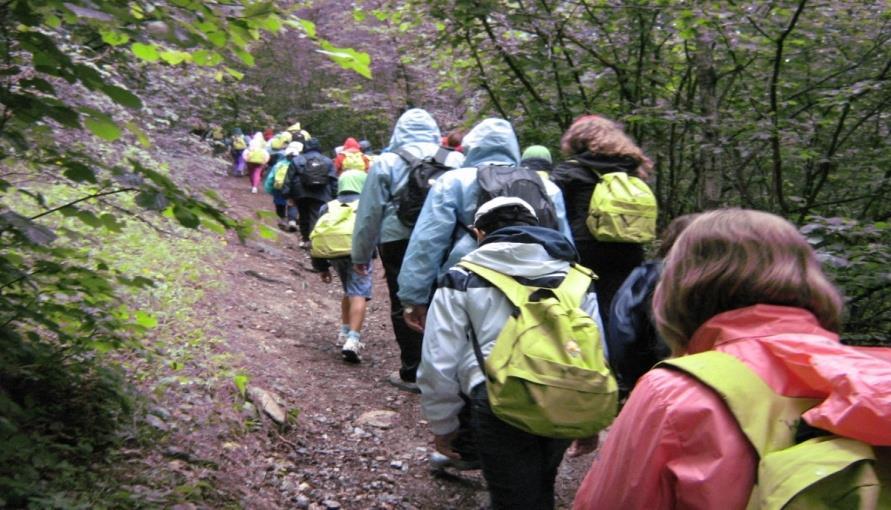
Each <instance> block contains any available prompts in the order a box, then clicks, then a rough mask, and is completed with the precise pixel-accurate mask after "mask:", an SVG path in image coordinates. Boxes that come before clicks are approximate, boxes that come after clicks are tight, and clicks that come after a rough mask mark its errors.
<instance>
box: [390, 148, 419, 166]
mask: <svg viewBox="0 0 891 510" xmlns="http://www.w3.org/2000/svg"><path fill="white" fill-rule="evenodd" d="M392 152H393V154H395V155H397V156H399V157H400V158H402V159H404V160H405V162H406V163H408V166H415V165H416V164H417V163H418V161H420V159H418V158H417V157H415V155H414V154H412V153H411V152H409V150H408V149H406V148H405V147H397V148H395V149H393V151H392Z"/></svg>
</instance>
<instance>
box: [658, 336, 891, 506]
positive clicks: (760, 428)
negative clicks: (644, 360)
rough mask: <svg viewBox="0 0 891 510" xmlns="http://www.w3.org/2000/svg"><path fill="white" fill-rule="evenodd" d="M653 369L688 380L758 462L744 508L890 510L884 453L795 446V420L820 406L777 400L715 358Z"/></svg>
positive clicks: (846, 443) (726, 359)
mask: <svg viewBox="0 0 891 510" xmlns="http://www.w3.org/2000/svg"><path fill="white" fill-rule="evenodd" d="M657 366H659V367H667V368H673V369H676V370H680V371H682V372H685V373H687V374H688V375H691V376H693V377H694V378H696V379H697V380H699V381H700V382H702V383H703V384H705V385H706V386H708V387H710V388H711V389H712V390H714V391H715V392H716V393H717V394H718V395H720V396H721V398H722V399H723V400H724V402H725V403H726V404H727V407H728V408H729V410H730V412H731V413H733V416H734V417H735V418H736V421H737V423H739V426H740V429H742V431H743V433H744V434H745V435H746V437H747V438H748V439H749V442H750V443H751V444H752V446H753V447H754V449H755V451H756V452H757V454H758V457H759V462H758V477H757V483H756V485H755V487H754V488H753V489H752V495H751V496H750V497H749V503H748V505H747V506H746V509H747V510H756V509H760V510H780V509H784V510H834V509H864V510H865V509H877V508H891V494H889V492H891V491H889V490H888V486H887V484H888V479H887V478H888V475H889V473H888V470H889V468H891V462H889V461H888V459H887V458H884V459H882V460H879V461H877V460H876V453H877V452H878V453H880V454H883V455H884V454H886V453H887V452H884V451H882V449H877V450H876V451H874V450H873V447H872V446H870V445H869V444H866V443H864V442H861V441H857V440H854V439H850V438H846V437H839V436H835V435H823V436H818V437H812V438H810V439H804V440H802V441H800V442H799V441H797V439H798V438H796V435H797V432H798V430H799V426H800V424H801V422H802V420H801V415H802V414H803V413H804V412H805V411H807V410H808V409H810V408H811V407H813V406H815V405H817V404H818V403H820V400H817V399H810V398H793V397H785V396H783V395H779V394H777V393H775V392H774V391H773V389H771V387H770V386H768V385H767V383H765V382H764V380H762V379H761V377H759V376H758V374H756V373H755V372H753V371H752V370H751V369H750V368H749V367H748V366H746V364H745V363H743V362H742V361H740V360H738V359H736V358H735V357H733V356H731V355H729V354H725V353H723V352H718V351H708V352H703V353H699V354H694V355H691V356H682V357H680V358H675V359H671V360H666V361H663V362H661V363H660V364H659V365H657ZM883 484H884V485H885V490H884V491H883V490H881V489H882V485H883Z"/></svg>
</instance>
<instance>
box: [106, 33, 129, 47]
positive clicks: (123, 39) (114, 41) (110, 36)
mask: <svg viewBox="0 0 891 510" xmlns="http://www.w3.org/2000/svg"><path fill="white" fill-rule="evenodd" d="M99 34H101V35H102V41H103V42H104V43H105V44H110V45H112V46H120V45H122V44H127V43H128V42H129V41H130V36H128V35H127V34H124V33H121V32H117V31H115V30H99Z"/></svg>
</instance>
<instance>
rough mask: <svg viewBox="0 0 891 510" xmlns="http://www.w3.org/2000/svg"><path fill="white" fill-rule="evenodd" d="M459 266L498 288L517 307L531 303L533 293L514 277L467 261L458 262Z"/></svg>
mask: <svg viewBox="0 0 891 510" xmlns="http://www.w3.org/2000/svg"><path fill="white" fill-rule="evenodd" d="M458 265H459V266H461V267H463V268H464V269H467V270H469V271H470V272H472V273H474V274H476V275H477V276H479V277H480V278H483V279H484V280H486V281H487V282H489V283H491V284H492V285H494V286H495V287H497V288H498V290H500V291H501V292H502V293H503V294H504V296H505V297H506V298H507V299H508V300H509V301H510V302H511V304H513V305H514V306H515V307H517V308H519V307H521V306H523V305H524V304H525V303H526V302H527V301H529V295H530V294H531V293H532V292H530V291H529V288H528V287H526V286H525V285H522V284H520V282H518V281H517V280H515V279H513V278H512V277H510V276H508V275H506V274H503V273H499V272H498V271H495V270H492V269H489V268H488V267H485V266H481V265H479V264H475V263H473V262H468V261H466V260H462V261H461V262H458Z"/></svg>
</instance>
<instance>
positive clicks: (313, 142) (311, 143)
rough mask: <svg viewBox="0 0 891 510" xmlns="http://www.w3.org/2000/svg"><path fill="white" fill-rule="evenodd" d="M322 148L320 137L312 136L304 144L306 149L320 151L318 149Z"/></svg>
mask: <svg viewBox="0 0 891 510" xmlns="http://www.w3.org/2000/svg"><path fill="white" fill-rule="evenodd" d="M321 148H322V144H321V142H319V139H318V138H310V139H309V140H307V141H306V144H305V145H304V149H306V150H308V151H318V150H321Z"/></svg>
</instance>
